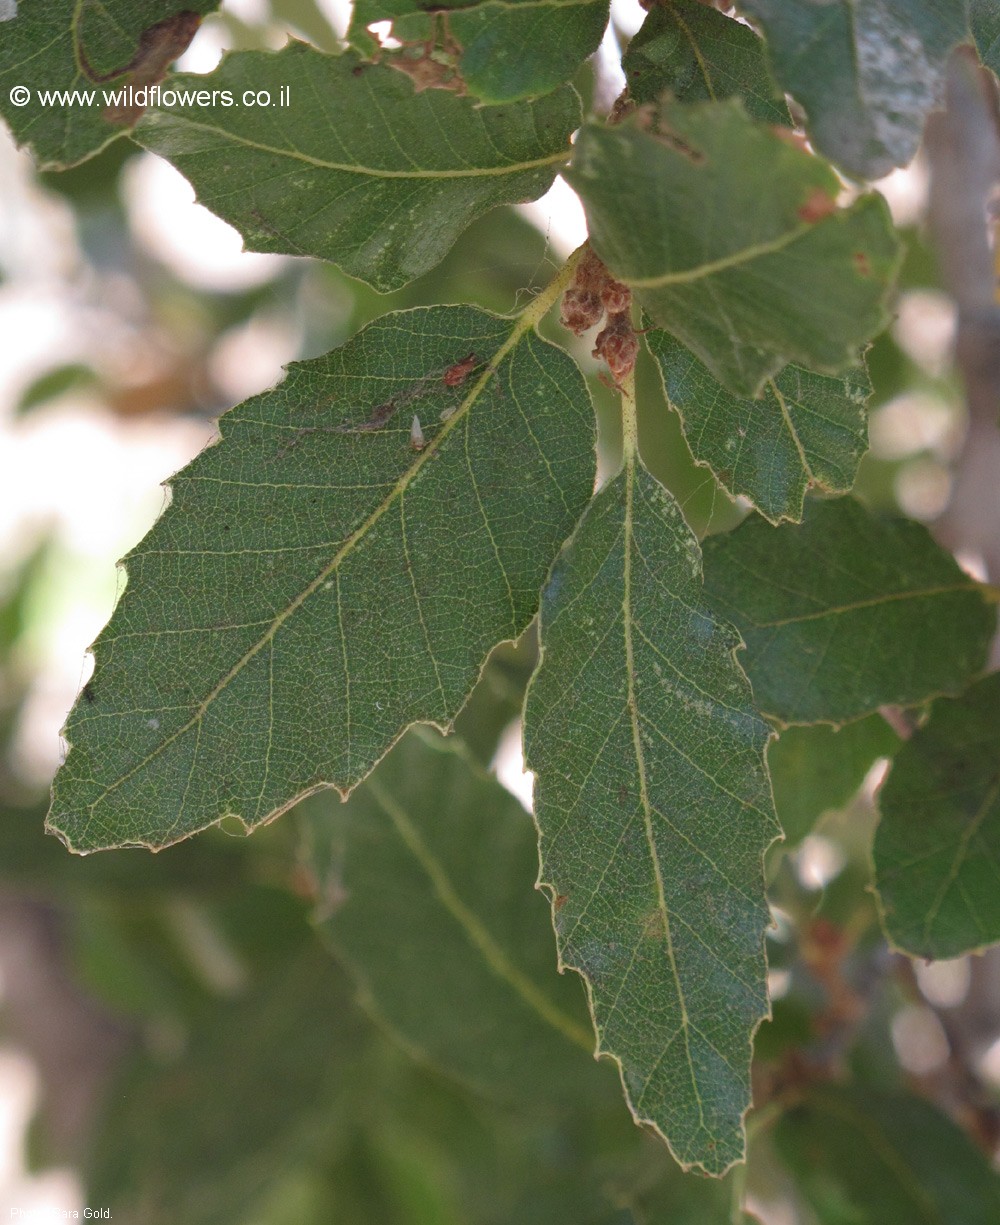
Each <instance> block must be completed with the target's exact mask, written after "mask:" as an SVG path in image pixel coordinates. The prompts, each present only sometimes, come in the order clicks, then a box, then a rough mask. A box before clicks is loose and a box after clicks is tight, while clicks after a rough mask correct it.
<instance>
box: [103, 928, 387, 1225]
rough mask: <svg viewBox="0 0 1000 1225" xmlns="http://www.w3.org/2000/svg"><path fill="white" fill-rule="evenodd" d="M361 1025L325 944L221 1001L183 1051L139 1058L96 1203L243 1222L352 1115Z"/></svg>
mask: <svg viewBox="0 0 1000 1225" xmlns="http://www.w3.org/2000/svg"><path fill="white" fill-rule="evenodd" d="M364 1041H365V1032H364V1029H363V1022H362V1021H361V1019H360V1018H359V1017H358V1015H357V1013H356V1011H355V1010H354V1009H353V1008H352V1006H351V1002H350V999H349V997H348V995H347V992H346V990H345V983H344V982H343V981H342V977H341V976H340V975H338V974H337V972H336V971H335V968H334V967H333V965H332V964H331V963H330V961H329V958H327V957H324V956H323V955H322V953H321V952H320V951H319V950H318V949H316V948H305V949H303V950H301V951H300V952H299V953H298V954H297V955H296V956H295V958H294V960H293V961H292V962H291V964H289V965H288V966H287V967H286V968H283V969H282V970H281V971H280V972H277V973H275V974H274V975H272V976H269V977H267V978H266V979H265V980H264V982H263V983H262V984H260V985H259V986H258V987H256V988H254V989H253V990H252V991H251V992H249V993H248V994H247V995H244V996H243V997H241V998H238V999H236V1000H233V1001H227V1002H226V1003H224V1004H220V1005H219V1006H217V1007H216V1008H215V1009H214V1010H213V1011H211V1012H210V1013H209V1014H208V1015H207V1016H206V1017H205V1018H204V1019H203V1020H201V1021H200V1023H199V1024H197V1025H196V1026H195V1027H194V1028H193V1031H192V1033H191V1036H190V1042H189V1044H188V1045H187V1047H186V1048H185V1049H183V1051H182V1052H178V1053H177V1054H175V1055H174V1057H173V1058H172V1059H170V1058H168V1059H166V1060H164V1058H163V1057H162V1055H161V1056H160V1057H156V1056H155V1055H153V1054H149V1055H146V1056H145V1057H141V1058H138V1059H137V1060H136V1061H135V1064H134V1066H133V1067H132V1068H131V1069H130V1070H129V1073H128V1075H127V1076H126V1077H125V1078H124V1079H123V1081H122V1082H120V1083H119V1084H118V1085H117V1086H116V1087H117V1092H116V1093H114V1094H112V1095H110V1096H109V1107H110V1108H109V1110H108V1113H107V1117H106V1119H105V1120H104V1126H103V1127H102V1128H101V1129H100V1131H99V1133H98V1143H97V1145H96V1152H95V1153H94V1154H93V1156H92V1158H91V1163H90V1170H89V1171H88V1173H89V1177H88V1195H89V1202H90V1203H92V1204H100V1205H108V1206H110V1207H111V1209H112V1211H113V1214H114V1219H115V1220H118V1219H121V1220H124V1221H133V1222H138V1221H143V1222H147V1223H148V1225H161V1222H162V1223H164V1225H165V1223H166V1222H169V1221H184V1222H186V1225H219V1223H220V1222H236V1221H240V1222H242V1221H245V1220H247V1219H248V1217H249V1215H250V1214H251V1213H252V1211H253V1210H254V1209H255V1207H256V1206H257V1205H258V1204H259V1203H260V1201H261V1198H262V1196H264V1195H265V1194H267V1193H268V1192H269V1191H270V1189H271V1187H272V1186H273V1185H274V1183H275V1182H276V1181H277V1180H278V1179H279V1178H280V1177H281V1176H283V1175H284V1173H285V1172H286V1171H287V1170H288V1169H289V1168H290V1167H294V1165H295V1164H296V1163H298V1162H301V1161H304V1160H306V1159H308V1158H309V1157H310V1156H313V1155H315V1154H316V1153H317V1152H322V1151H323V1150H324V1149H326V1150H329V1148H330V1147H331V1138H332V1135H333V1134H335V1132H336V1130H337V1129H338V1128H341V1129H342V1128H344V1127H345V1126H346V1125H347V1124H348V1123H349V1122H350V1112H349V1111H348V1110H347V1109H345V1103H344V1100H343V1099H344V1098H345V1096H346V1090H347V1088H348V1086H349V1084H350V1081H351V1075H352V1066H353V1065H355V1064H356V1063H357V1061H358V1060H359V1057H360V1053H361V1051H362V1050H363V1044H364Z"/></svg>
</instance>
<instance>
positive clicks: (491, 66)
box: [349, 0, 608, 103]
mask: <svg viewBox="0 0 1000 1225" xmlns="http://www.w3.org/2000/svg"><path fill="white" fill-rule="evenodd" d="M437 7H438V6H436V5H430V4H428V3H427V2H426V0H358V3H356V4H355V5H354V10H353V16H352V19H351V29H350V31H349V37H351V38H352V41H354V42H356V43H357V44H358V46H359V47H361V48H368V47H370V46H371V43H372V39H371V36H370V35H368V34H367V33H366V27H367V26H369V25H372V24H373V23H374V22H378V21H387V20H389V21H391V20H394V19H398V18H405V17H410V16H412V15H417V14H419V15H422V17H423V24H424V25H425V29H424V30H422V31H419V32H418V30H416V29H413V28H409V27H408V28H407V29H406V30H405V31H404V30H400V31H399V33H400V34H401V35H402V34H404V33H405V34H406V36H407V38H408V39H414V38H416V37H417V36H418V33H420V34H422V36H423V37H424V38H427V39H429V40H433V38H434V34H435V29H434V26H433V25H432V24H431V23H432V21H433V20H434V19H433V18H430V17H427V15H426V14H427V12H428V9H436V8H437ZM440 9H441V11H442V18H441V20H442V24H443V27H444V29H445V30H446V31H447V36H448V37H447V40H446V43H445V47H444V48H442V50H441V51H440V52H438V53H437V54H438V55H439V56H440V57H441V59H442V60H443V59H444V58H445V56H446V55H447V51H448V49H451V48H454V51H453V55H454V58H455V60H456V62H457V72H458V77H459V79H460V81H461V82H462V83H463V84H464V86H465V88H466V89H467V90H468V91H469V93H471V94H473V95H475V97H476V98H478V99H479V100H480V101H482V102H492V103H496V102H516V101H518V100H519V99H522V98H537V97H539V96H540V95H542V94H547V93H549V92H550V90H553V89H555V88H556V87H557V86H559V85H561V84H562V83H563V82H564V81H568V80H569V79H570V78H571V77H572V76H573V74H574V73H575V72H576V71H577V69H578V68H579V67H580V65H581V64H582V63H583V61H584V60H585V59H586V58H587V56H588V55H590V54H591V52H593V51H596V50H597V47H598V44H599V43H600V41H601V35H602V34H603V33H604V27H605V26H606V25H607V24H608V0H471V2H469V0H446V2H445V3H444V4H442V5H441V6H440ZM394 32H395V31H394Z"/></svg>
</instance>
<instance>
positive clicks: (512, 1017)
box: [307, 729, 616, 1104]
mask: <svg viewBox="0 0 1000 1225" xmlns="http://www.w3.org/2000/svg"><path fill="white" fill-rule="evenodd" d="M307 819H308V821H309V830H310V835H311V842H312V847H313V850H312V854H311V856H310V858H311V863H312V867H313V870H314V871H315V872H316V874H317V877H318V880H319V895H320V898H321V899H326V901H325V902H324V901H322V900H321V907H323V910H321V913H320V914H319V916H318V918H319V923H320V927H321V929H322V931H323V932H324V934H325V935H326V936H327V937H328V938H329V940H330V943H331V945H332V946H333V948H334V950H335V951H336V953H337V956H338V958H339V959H340V960H341V961H343V962H344V963H345V964H346V965H347V967H348V969H349V970H350V972H351V974H352V976H353V977H354V978H355V980H356V982H357V983H358V986H359V988H360V991H361V996H362V998H363V999H364V1000H365V1001H366V1006H368V1007H369V1008H373V1009H374V1010H375V1011H376V1012H377V1013H378V1014H379V1016H380V1017H381V1018H382V1020H383V1021H384V1022H385V1023H386V1024H387V1025H388V1026H389V1028H391V1029H392V1030H393V1031H394V1032H395V1033H397V1034H398V1035H399V1036H400V1037H401V1039H402V1041H403V1043H404V1045H405V1046H406V1048H407V1049H408V1050H409V1051H411V1053H417V1055H418V1057H419V1058H420V1061H421V1062H423V1063H428V1064H430V1065H432V1066H434V1067H437V1068H439V1069H440V1070H442V1071H443V1072H445V1073H446V1074H447V1075H448V1076H449V1077H451V1078H454V1079H456V1080H459V1081H461V1082H463V1083H465V1084H467V1085H471V1086H472V1087H473V1088H475V1089H476V1090H477V1091H478V1092H480V1093H484V1094H486V1095H488V1096H490V1097H492V1098H494V1099H500V1100H502V1101H506V1102H515V1103H516V1102H520V1103H522V1104H523V1103H536V1104H538V1103H539V1102H540V1101H544V1102H547V1103H552V1102H556V1101H567V1100H570V1101H573V1100H575V1101H576V1102H577V1103H578V1104H579V1102H580V1100H581V1099H582V1098H584V1097H586V1096H587V1095H588V1094H591V1095H592V1094H593V1093H594V1091H595V1088H596V1089H597V1091H598V1092H602V1091H604V1090H607V1089H609V1088H610V1089H611V1092H612V1094H613V1093H614V1091H615V1088H616V1086H615V1078H614V1076H613V1075H611V1074H610V1069H609V1068H607V1067H604V1068H601V1067H600V1066H599V1065H597V1064H595V1063H594V1061H593V1059H592V1058H591V1055H592V1053H593V1049H594V1035H593V1031H592V1029H591V1026H590V1021H589V1018H588V1016H587V1010H586V1005H585V1003H584V999H583V993H582V992H581V990H580V984H579V982H578V981H577V980H576V979H575V978H572V977H571V978H562V977H560V975H558V974H557V973H556V966H555V955H554V954H555V948H554V940H553V935H552V926H551V924H550V923H549V921H548V915H547V913H546V912H547V907H546V905H545V903H544V902H543V900H542V899H541V898H540V897H539V896H538V894H537V893H536V892H535V891H534V888H533V886H534V882H535V876H536V874H537V871H538V850H537V845H536V840H535V831H534V827H533V825H532V823H531V818H530V817H529V816H528V815H527V813H525V811H524V809H523V808H522V807H521V805H520V804H519V803H518V802H517V800H516V799H514V797H513V796H512V795H510V794H509V792H507V791H505V790H504V788H503V787H502V786H501V785H500V783H498V782H497V780H496V778H494V777H493V776H492V775H490V774H487V773H486V771H485V770H483V769H482V768H481V767H477V766H475V765H474V764H473V763H472V762H471V761H470V760H469V759H468V757H467V756H466V755H465V754H464V753H463V752H462V751H461V750H460V749H459V748H457V747H456V746H455V743H454V742H453V741H451V742H446V741H443V740H442V739H441V738H440V737H439V736H437V735H436V734H435V733H433V732H431V731H429V730H427V729H415V730H413V731H411V732H408V733H407V735H406V736H405V737H404V738H403V739H402V740H401V741H400V743H399V744H398V745H397V746H396V747H395V748H394V749H393V751H392V752H391V753H390V754H389V756H388V757H387V758H386V759H385V761H383V762H382V763H381V764H380V766H379V768H378V770H377V771H376V772H375V773H374V774H372V775H371V776H370V777H369V778H368V779H367V780H366V781H365V782H364V783H362V784H361V786H360V787H358V789H357V790H356V791H355V792H354V793H353V795H352V796H351V797H350V799H349V800H348V801H347V803H346V804H336V803H334V802H332V801H331V800H330V799H329V798H328V797H317V798H316V799H314V800H312V801H310V802H309V804H308V806H307ZM324 911H325V913H324ZM609 1082H610V1083H609Z"/></svg>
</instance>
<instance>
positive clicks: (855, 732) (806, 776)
mask: <svg viewBox="0 0 1000 1225" xmlns="http://www.w3.org/2000/svg"><path fill="white" fill-rule="evenodd" d="M899 743H900V742H899V737H898V736H897V735H896V733H895V732H894V731H893V730H892V728H891V727H890V726H889V724H888V723H886V721H885V719H883V718H882V716H881V715H869V717H868V718H867V719H858V720H856V721H855V722H854V723H848V724H847V726H846V727H841V728H835V727H826V726H824V725H823V724H817V725H816V726H815V727H788V728H785V730H784V731H783V732H782V733H781V735H780V736H779V737H778V739H777V740H776V741H774V742H772V744H771V745H770V747H769V748H768V751H767V767H768V770H769V771H770V773H771V786H772V787H773V788H774V805H775V807H776V808H777V810H778V820H779V821H780V822H781V828H782V829H783V830H784V831H785V838H786V840H787V842H788V843H796V842H799V841H801V839H802V838H804V837H805V836H806V834H808V833H809V831H810V830H811V829H812V827H813V825H815V823H816V820H817V818H818V817H820V816H821V815H822V814H823V813H824V812H828V811H829V810H830V809H835V808H843V807H844V805H845V804H847V803H848V802H849V801H850V799H851V798H852V797H853V796H854V795H855V794H856V792H857V790H858V788H859V787H860V786H861V784H862V782H863V781H864V777H865V775H866V774H867V773H868V771H869V770H870V769H871V767H872V766H873V765H874V764H875V762H876V761H877V760H878V759H879V758H880V757H891V756H892V755H893V753H895V752H896V750H897V749H898V748H899Z"/></svg>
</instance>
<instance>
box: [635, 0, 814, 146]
mask: <svg viewBox="0 0 1000 1225" xmlns="http://www.w3.org/2000/svg"><path fill="white" fill-rule="evenodd" d="M622 68H624V70H625V79H626V80H627V82H628V91H629V96H630V97H631V98H633V99H634V101H636V102H639V103H645V102H654V101H655V100H656V99H657V98H658V97H659V96H660V94H662V93H663V91H664V90H670V92H671V93H672V94H673V95H674V97H675V98H677V99H678V100H679V101H681V102H700V101H715V100H716V99H719V98H730V97H732V96H733V95H736V96H737V97H740V98H742V99H743V102H744V105H745V106H746V108H747V113H748V114H750V115H752V116H753V117H754V118H755V119H763V120H766V121H767V122H769V123H781V124H788V123H790V122H791V120H790V118H789V115H788V107H787V106H786V105H785V100H784V98H783V97H782V95H781V91H780V90H779V89H778V87H777V85H775V83H774V79H773V78H772V76H771V73H770V71H769V70H768V66H767V60H766V57H765V52H764V44H763V42H762V41H761V39H760V38H758V36H757V35H756V34H755V33H754V31H753V30H751V29H750V28H749V27H748V26H745V25H743V24H742V23H741V22H739V21H733V20H732V18H730V17H725V16H723V14H722V13H720V12H719V11H718V10H717V9H713V8H709V7H708V6H707V5H704V4H700V3H699V2H698V0H661V3H660V4H658V5H657V6H656V7H655V8H653V9H651V10H650V12H649V13H648V14H647V16H646V19H645V21H643V23H642V28H641V29H640V30H639V32H638V33H637V34H636V36H635V38H633V39H632V41H631V42H630V43H629V45H628V50H627V51H626V52H625V55H624V56H623V57H622Z"/></svg>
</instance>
